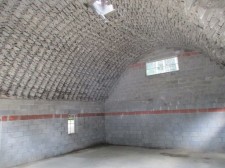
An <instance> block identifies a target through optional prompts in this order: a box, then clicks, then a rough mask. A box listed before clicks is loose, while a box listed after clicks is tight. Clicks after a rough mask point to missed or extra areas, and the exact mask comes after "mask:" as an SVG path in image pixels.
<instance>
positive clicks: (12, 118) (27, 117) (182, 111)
mask: <svg viewBox="0 0 225 168" xmlns="http://www.w3.org/2000/svg"><path fill="white" fill-rule="evenodd" d="M218 112H224V113H225V108H207V109H176V110H151V111H131V112H106V113H78V114H72V116H74V117H99V116H127V115H151V114H156V115H159V114H188V113H218ZM68 116H69V115H68V114H39V115H38V114H37V115H9V116H6V115H5V116H0V121H2V122H5V121H23V120H39V119H53V118H68Z"/></svg>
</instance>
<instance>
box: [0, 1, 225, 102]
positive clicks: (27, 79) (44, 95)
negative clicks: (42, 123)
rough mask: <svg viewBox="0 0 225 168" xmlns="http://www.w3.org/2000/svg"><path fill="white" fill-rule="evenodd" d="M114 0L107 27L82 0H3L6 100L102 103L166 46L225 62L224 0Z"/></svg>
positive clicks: (0, 53) (1, 56)
mask: <svg viewBox="0 0 225 168" xmlns="http://www.w3.org/2000/svg"><path fill="white" fill-rule="evenodd" d="M83 1H85V0H83ZM111 3H112V4H113V5H114V8H115V9H116V11H115V12H114V13H113V14H111V15H110V16H108V19H109V20H110V22H108V23H105V22H104V21H103V20H102V19H101V17H100V16H98V15H97V14H96V13H94V12H93V10H92V9H91V8H87V7H86V6H85V5H84V4H83V2H82V0H0V12H1V15H0V37H1V39H0V92H1V96H9V97H21V98H30V99H64V100H82V101H101V100H104V99H106V98H107V96H108V92H109V90H110V88H111V87H112V86H113V84H114V83H115V81H116V80H117V79H118V77H119V76H120V74H121V73H122V72H123V71H124V69H125V68H126V67H127V66H128V65H129V64H130V63H132V62H135V61H137V60H138V59H140V58H141V57H143V56H144V55H146V54H149V53H150V52H151V51H152V50H154V49H159V48H162V47H163V48H165V47H176V48H177V47H178V48H184V49H195V50H199V51H201V52H203V53H204V54H205V55H207V56H209V57H211V58H212V60H214V61H216V62H218V64H221V65H223V64H225V1H224V0H111Z"/></svg>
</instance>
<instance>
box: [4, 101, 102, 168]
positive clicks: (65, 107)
mask: <svg viewBox="0 0 225 168" xmlns="http://www.w3.org/2000/svg"><path fill="white" fill-rule="evenodd" d="M96 112H102V104H100V103H90V102H89V103H83V102H72V101H33V100H6V99H5V100H4V99H2V100H1V101H0V119H1V121H0V168H5V167H10V166H15V165H18V164H24V163H28V162H31V161H36V160H40V159H44V158H48V157H52V156H56V155H60V154H64V153H67V152H70V151H73V150H77V149H81V148H86V147H88V146H91V145H95V144H99V143H104V137H105V136H104V116H103V115H102V114H101V113H96ZM67 114H70V115H72V116H76V131H77V133H76V134H71V135H68V134H67V117H68V115H67Z"/></svg>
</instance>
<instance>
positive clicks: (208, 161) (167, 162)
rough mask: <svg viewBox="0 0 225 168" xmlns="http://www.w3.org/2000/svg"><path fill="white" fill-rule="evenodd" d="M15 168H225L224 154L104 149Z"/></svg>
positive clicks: (98, 148)
mask: <svg viewBox="0 0 225 168" xmlns="http://www.w3.org/2000/svg"><path fill="white" fill-rule="evenodd" d="M15 168H225V154H219V153H195V152H188V151H184V150H152V149H144V148H138V147H123V146H102V147H96V148H90V149H86V150H81V151H79V152H74V153H71V154H68V155H64V156H61V157H56V158H51V159H47V160H42V161H39V162H34V163H31V164H29V165H23V166H18V167H15Z"/></svg>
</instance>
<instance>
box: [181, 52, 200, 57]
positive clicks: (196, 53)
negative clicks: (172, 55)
mask: <svg viewBox="0 0 225 168" xmlns="http://www.w3.org/2000/svg"><path fill="white" fill-rule="evenodd" d="M199 54H200V52H198V51H189V52H184V53H183V56H195V55H199Z"/></svg>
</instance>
